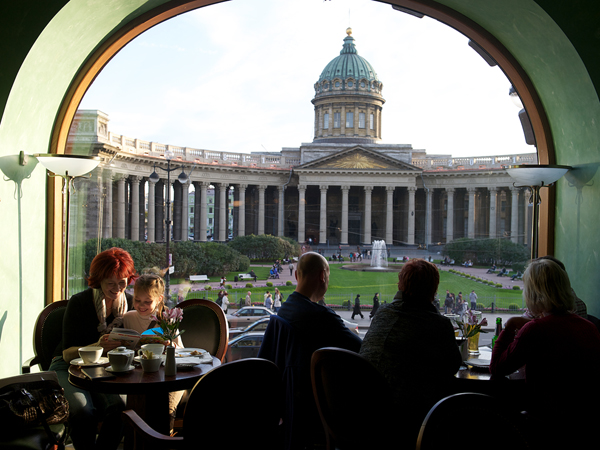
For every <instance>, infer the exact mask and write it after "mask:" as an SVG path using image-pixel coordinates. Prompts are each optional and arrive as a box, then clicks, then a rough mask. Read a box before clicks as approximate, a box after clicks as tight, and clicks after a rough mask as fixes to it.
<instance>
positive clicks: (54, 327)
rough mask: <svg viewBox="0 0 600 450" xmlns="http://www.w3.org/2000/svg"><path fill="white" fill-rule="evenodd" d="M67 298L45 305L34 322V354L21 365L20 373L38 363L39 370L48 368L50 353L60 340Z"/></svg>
mask: <svg viewBox="0 0 600 450" xmlns="http://www.w3.org/2000/svg"><path fill="white" fill-rule="evenodd" d="M67 303H68V300H60V301H57V302H54V303H51V304H50V305H48V306H46V307H45V308H44V309H43V310H42V312H41V313H40V315H39V316H38V318H37V321H36V322H35V327H34V329H33V351H34V353H35V356H33V357H32V358H29V359H28V360H27V361H25V362H24V363H23V364H22V366H21V373H30V372H31V367H32V366H34V365H35V364H38V365H39V368H40V370H48V368H49V367H50V363H51V362H52V355H53V354H54V351H55V350H56V347H57V346H58V345H59V344H60V343H61V341H62V324H63V317H64V315H65V311H66V310H67Z"/></svg>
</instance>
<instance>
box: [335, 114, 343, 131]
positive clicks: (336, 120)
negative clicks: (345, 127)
mask: <svg viewBox="0 0 600 450" xmlns="http://www.w3.org/2000/svg"><path fill="white" fill-rule="evenodd" d="M341 120H342V117H341V114H340V113H339V112H336V113H333V128H339V127H340V123H341Z"/></svg>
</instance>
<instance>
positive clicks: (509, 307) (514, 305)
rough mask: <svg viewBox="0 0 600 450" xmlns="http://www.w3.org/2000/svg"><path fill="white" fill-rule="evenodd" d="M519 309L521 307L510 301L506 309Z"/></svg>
mask: <svg viewBox="0 0 600 450" xmlns="http://www.w3.org/2000/svg"><path fill="white" fill-rule="evenodd" d="M520 309H521V308H520V307H519V305H517V304H516V303H511V304H510V305H508V310H509V311H518V310H520Z"/></svg>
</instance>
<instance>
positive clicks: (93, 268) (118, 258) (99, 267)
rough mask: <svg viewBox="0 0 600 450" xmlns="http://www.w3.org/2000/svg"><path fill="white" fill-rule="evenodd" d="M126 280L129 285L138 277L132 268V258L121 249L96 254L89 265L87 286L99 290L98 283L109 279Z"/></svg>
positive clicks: (111, 249) (116, 248) (110, 249)
mask: <svg viewBox="0 0 600 450" xmlns="http://www.w3.org/2000/svg"><path fill="white" fill-rule="evenodd" d="M113 276H114V277H117V278H127V280H128V281H129V283H131V282H133V281H135V280H136V279H137V278H138V275H137V273H136V271H135V267H134V266H133V258H132V257H131V255H130V254H129V253H127V252H126V251H125V250H123V249H122V248H118V247H113V248H109V249H108V250H104V251H103V252H101V253H98V254H97V255H96V257H95V258H94V259H93V261H92V264H90V276H89V277H88V279H87V282H88V286H89V287H91V288H94V289H99V288H100V283H101V282H102V281H103V280H105V279H107V278H109V277H113Z"/></svg>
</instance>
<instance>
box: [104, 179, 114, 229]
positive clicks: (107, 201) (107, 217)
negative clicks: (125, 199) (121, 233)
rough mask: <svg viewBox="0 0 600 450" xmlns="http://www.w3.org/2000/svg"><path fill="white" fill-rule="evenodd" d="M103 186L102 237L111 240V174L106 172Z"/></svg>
mask: <svg viewBox="0 0 600 450" xmlns="http://www.w3.org/2000/svg"><path fill="white" fill-rule="evenodd" d="M104 186H105V189H106V192H105V197H104V218H103V220H102V224H103V226H102V237H103V238H111V237H113V235H112V233H113V229H112V211H113V179H112V173H111V172H110V171H108V173H107V177H106V180H104Z"/></svg>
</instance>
